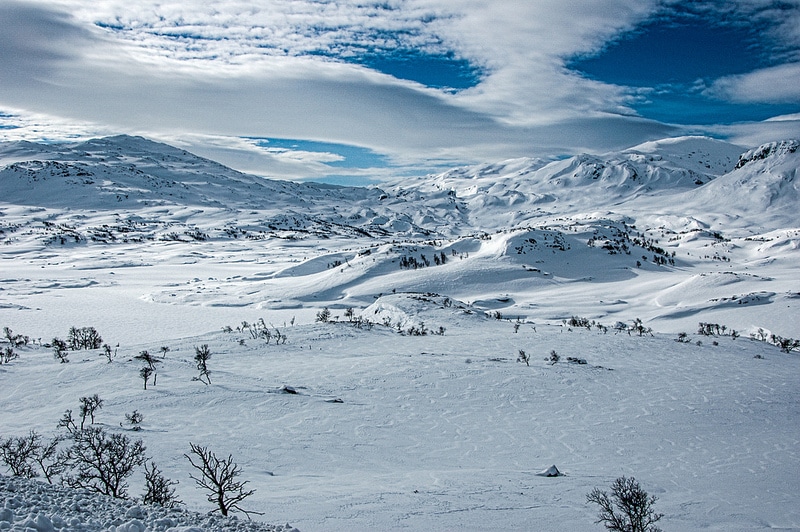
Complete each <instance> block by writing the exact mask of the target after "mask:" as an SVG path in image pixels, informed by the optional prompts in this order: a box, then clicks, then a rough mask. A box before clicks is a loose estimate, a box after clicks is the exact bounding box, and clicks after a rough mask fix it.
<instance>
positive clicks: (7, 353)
mask: <svg viewBox="0 0 800 532" xmlns="http://www.w3.org/2000/svg"><path fill="white" fill-rule="evenodd" d="M15 358H19V355H17V353H16V352H15V351H14V348H13V347H11V346H6V347H4V348H3V350H2V351H0V364H8V363H9V362H11V361H12V360H14V359H15Z"/></svg>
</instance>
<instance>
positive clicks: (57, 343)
mask: <svg viewBox="0 0 800 532" xmlns="http://www.w3.org/2000/svg"><path fill="white" fill-rule="evenodd" d="M50 344H51V345H52V346H53V357H54V358H55V359H56V360H58V361H59V363H61V364H66V363H67V362H69V358H67V343H66V342H65V341H64V340H61V339H60V338H53V341H52V342H50Z"/></svg>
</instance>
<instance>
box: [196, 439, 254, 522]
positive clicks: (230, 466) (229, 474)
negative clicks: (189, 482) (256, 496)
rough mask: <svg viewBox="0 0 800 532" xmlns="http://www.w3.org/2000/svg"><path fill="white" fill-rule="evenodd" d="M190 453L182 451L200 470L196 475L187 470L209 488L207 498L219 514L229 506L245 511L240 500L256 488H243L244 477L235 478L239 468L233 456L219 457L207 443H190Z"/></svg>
mask: <svg viewBox="0 0 800 532" xmlns="http://www.w3.org/2000/svg"><path fill="white" fill-rule="evenodd" d="M189 446H190V447H191V454H184V455H183V456H185V457H186V458H187V459H188V460H189V463H190V464H192V467H194V468H195V469H197V470H198V471H199V472H200V475H199V476H194V475H192V474H190V475H189V476H190V477H191V478H192V479H193V480H194V481H195V483H196V484H197V487H199V488H202V489H204V490H206V491H208V502H212V503H215V504H216V505H217V507H218V508H219V511H220V513H221V514H222V515H228V512H230V511H232V510H239V511H240V512H243V513H245V514H248V512H247V511H246V510H244V509H242V508H241V507H240V506H239V503H240V502H242V501H243V500H244V499H246V498H247V497H249V496H250V495H252V494H253V493H255V490H247V491H245V489H244V486H245V484H247V481H246V480H245V481H240V480H237V479H236V477H238V476H239V475H240V474H241V472H242V471H241V469H240V468H239V466H238V465H237V464H236V463H235V462H234V461H233V457H232V456H231V455H228V458H226V459H224V460H220V459H219V458H217V456H216V455H215V454H214V453H213V452H212V451H210V450H208V447H201V446H199V445H195V444H194V443H191V442H190V443H189Z"/></svg>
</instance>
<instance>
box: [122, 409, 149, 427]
mask: <svg viewBox="0 0 800 532" xmlns="http://www.w3.org/2000/svg"><path fill="white" fill-rule="evenodd" d="M125 421H127V422H128V425H130V426H131V430H135V431H139V430H142V427H141V426H140V425H141V424H142V421H144V416H143V415H142V414H141V412H139V411H138V410H134V411H133V412H131V413H130V414H125ZM120 425H122V423H120Z"/></svg>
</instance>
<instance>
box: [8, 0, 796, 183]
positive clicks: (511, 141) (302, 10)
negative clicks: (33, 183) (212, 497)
mask: <svg viewBox="0 0 800 532" xmlns="http://www.w3.org/2000/svg"><path fill="white" fill-rule="evenodd" d="M669 3H670V2H663V1H659V0H574V1H564V0H539V1H536V2H486V1H483V0H389V1H382V2H369V1H366V2H365V1H363V0H358V1H357V0H337V1H326V2H312V1H310V0H272V1H270V2H251V1H245V0H183V1H182V2H162V1H160V0H158V1H157V0H139V1H137V2H130V1H129V0H96V1H94V2H91V3H90V2H86V1H85V0H26V1H25V2H22V3H16V2H13V1H11V2H9V1H5V2H4V3H3V5H0V76H1V77H0V79H2V81H1V82H0V83H2V91H0V109H3V108H7V109H8V108H16V109H25V110H28V111H30V112H35V113H49V114H51V115H56V116H60V117H65V118H69V119H72V120H75V121H78V122H81V123H83V122H90V123H96V124H100V125H101V126H98V130H99V129H103V130H104V131H105V130H106V129H112V130H115V131H119V132H131V133H139V134H145V135H149V136H155V137H158V138H162V139H173V141H175V142H181V139H183V141H182V142H184V143H187V144H190V145H192V146H194V150H195V151H198V152H200V153H203V154H206V155H208V156H213V155H214V154H217V155H218V156H220V157H221V158H222V159H223V160H225V158H227V160H228V161H236V162H238V165H239V166H238V167H239V168H242V169H247V170H252V169H254V168H256V167H258V168H262V169H263V168H267V169H274V170H275V173H281V172H282V173H283V174H285V175H286V176H287V177H293V178H294V177H303V176H306V177H308V176H316V175H319V174H320V173H324V172H326V171H329V168H327V167H326V165H325V163H326V161H325V160H321V159H320V158H319V157H320V156H319V155H318V154H308V153H306V154H302V153H295V152H293V153H288V152H287V153H275V152H273V153H269V152H267V151H264V150H263V149H254V148H253V146H246V145H243V144H240V141H239V140H236V139H238V138H239V137H243V136H253V137H273V138H297V139H309V140H318V141H328V142H337V143H345V144H353V145H359V146H364V147H368V148H371V149H373V150H376V151H378V152H380V153H383V154H386V155H387V156H388V157H390V158H391V160H392V162H393V163H395V164H398V165H400V166H401V167H402V168H406V167H407V166H412V165H415V164H421V163H424V164H430V163H431V161H435V162H453V163H454V164H455V163H460V162H469V161H475V160H481V159H493V158H504V157H514V156H521V155H540V154H550V153H571V152H575V151H605V150H608V149H613V148H617V147H620V148H621V147H625V146H627V145H631V144H636V143H639V142H641V141H644V140H648V139H653V138H656V137H658V136H665V135H669V134H674V133H679V131H678V130H676V129H674V128H670V127H668V126H665V125H663V124H659V123H656V122H652V121H646V120H641V119H637V118H635V117H633V116H630V115H632V114H633V113H632V111H631V110H630V108H629V107H628V105H629V104H630V103H631V102H632V99H631V98H633V97H635V94H634V93H632V92H630V91H628V90H626V89H625V88H622V87H615V86H611V85H606V84H603V83H599V82H595V81H591V80H587V79H584V78H581V77H579V76H577V75H576V74H574V73H572V72H570V71H568V70H567V69H565V67H564V60H565V58H568V57H571V56H573V55H575V54H580V53H589V52H592V51H596V50H598V49H600V48H601V47H602V46H604V44H606V43H607V42H609V41H610V40H613V39H615V38H617V37H618V36H619V35H620V34H621V33H622V32H624V31H627V30H630V29H632V28H634V27H635V26H636V25H637V24H638V23H640V22H642V21H643V20H645V19H647V18H648V17H651V16H653V14H654V13H656V12H658V11H659V10H662V9H664V6H665V5H667V4H669ZM739 4H740V5H741V6H745V5H747V6H751V8H752V9H751V10H753V9H755V8H756V7H758V8H759V9H760V8H762V7H763V5H762V4H763V2H761V1H760V0H752V1H747V2H745V1H742V2H740V3H739ZM753 6H755V7H753ZM748 9H750V8H748ZM758 12H759V13H761V15H760V16H768V15H766V14H764V13H766V12H765V11H764V10H763V9H761V10H760V11H758ZM795 14H796V13H795ZM775 17H776V18H778V17H777V15H775ZM775 28H776V29H775V32H776V35H778V36H779V37H780V35H779V34H782V35H783V36H782V37H780V38H782V39H783V40H784V41H783V42H790V41H791V39H792V38H794V36H796V33H797V31H793V30H792V29H791V27H790V25H786V24H777V25H775ZM776 38H778V37H776ZM373 46H385V47H387V48H389V47H393V46H399V47H401V48H402V47H406V48H414V49H424V50H427V51H429V52H431V53H438V52H445V51H450V52H453V53H454V54H456V56H457V57H461V58H465V59H468V60H469V61H470V62H471V63H472V64H474V65H478V66H480V67H482V68H483V69H484V72H485V74H486V76H485V78H484V79H483V80H482V82H481V83H480V84H479V85H478V86H476V87H474V88H472V89H469V90H465V91H463V92H460V93H457V94H448V93H445V92H442V91H437V90H433V89H428V88H425V87H422V86H421V85H419V84H416V83H413V82H410V81H403V80H397V79H394V78H392V77H391V76H388V75H384V74H380V73H378V72H374V71H370V70H368V69H366V68H363V67H359V66H356V65H352V64H345V63H343V62H340V61H334V60H332V59H331V58H330V57H322V56H320V55H314V54H315V53H326V54H334V55H335V54H338V55H339V56H345V55H347V54H351V53H357V52H358V51H359V50H362V49H364V48H368V47H373ZM8 51H12V52H13V53H7V52H8ZM787 68H788V67H787ZM769 75H772V76H773V79H775V78H777V77H779V76H778V75H777V71H775V72H772V73H770V72H766V71H763V72H760V73H754V74H752V76H751V77H747V76H742V77H739V78H735V79H734V78H729V79H727V80H724V81H720V82H719V84H718V85H717V86H715V88H714V90H717V91H720V94H723V93H724V94H726V95H728V96H727V97H730V98H737V97H743V96H744V95H747V94H748V92H747V91H749V90H751V89H750V88H749V87H750V86H751V85H756V86H760V87H761V91H762V93H763V94H767V91H766V89H764V85H763V83H761V82H759V81H758V80H759V79H761V80H764V79H766V77H767V76H769ZM789 75H792V74H791V72H789ZM781 80H782V81H781V87H783V88H782V89H780V90H783V91H784V93H783V96H781V97H784V98H789V97H791V95H792V94H796V93H792V92H791V88H790V85H789V83H788V82H787V78H786V77H784V78H781ZM770 90H771V91H772V93H771V94H772V96H771V97H776V96H777V95H778V92H777V89H770ZM626 115H627V116H626ZM315 158H316V159H315ZM376 171H377V170H376ZM259 173H265V172H259Z"/></svg>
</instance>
